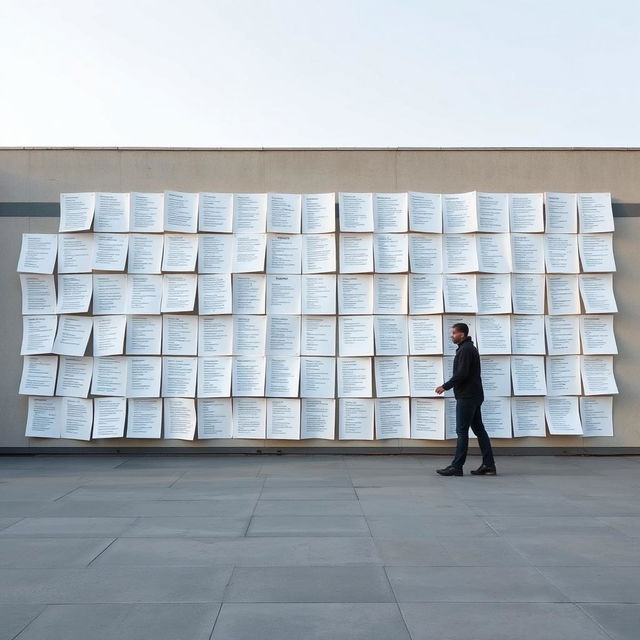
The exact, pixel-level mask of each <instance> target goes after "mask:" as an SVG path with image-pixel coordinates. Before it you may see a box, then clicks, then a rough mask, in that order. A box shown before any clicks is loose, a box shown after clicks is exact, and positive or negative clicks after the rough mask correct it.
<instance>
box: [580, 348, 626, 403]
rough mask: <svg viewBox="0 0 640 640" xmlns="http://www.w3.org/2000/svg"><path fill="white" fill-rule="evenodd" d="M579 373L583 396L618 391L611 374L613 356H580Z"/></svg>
mask: <svg viewBox="0 0 640 640" xmlns="http://www.w3.org/2000/svg"><path fill="white" fill-rule="evenodd" d="M580 373H581V375H582V384H583V386H584V395H585V396H602V395H612V394H616V393H618V385H617V384H616V379H615V376H614V374H613V356H580Z"/></svg>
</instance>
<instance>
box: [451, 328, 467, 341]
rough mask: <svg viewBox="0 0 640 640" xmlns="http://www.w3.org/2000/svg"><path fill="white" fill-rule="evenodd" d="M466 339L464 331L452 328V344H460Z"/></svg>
mask: <svg viewBox="0 0 640 640" xmlns="http://www.w3.org/2000/svg"><path fill="white" fill-rule="evenodd" d="M466 337H467V336H465V335H464V333H463V332H462V331H459V330H458V329H456V328H454V327H452V328H451V342H453V344H459V343H460V342H462V341H463V340H464V339H465V338H466Z"/></svg>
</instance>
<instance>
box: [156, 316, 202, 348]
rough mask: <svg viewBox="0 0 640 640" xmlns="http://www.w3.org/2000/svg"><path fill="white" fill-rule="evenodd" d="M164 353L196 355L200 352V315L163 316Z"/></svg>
mask: <svg viewBox="0 0 640 640" xmlns="http://www.w3.org/2000/svg"><path fill="white" fill-rule="evenodd" d="M162 353H163V355H166V356H195V355H197V353H198V316H187V315H169V314H165V315H163V316H162Z"/></svg>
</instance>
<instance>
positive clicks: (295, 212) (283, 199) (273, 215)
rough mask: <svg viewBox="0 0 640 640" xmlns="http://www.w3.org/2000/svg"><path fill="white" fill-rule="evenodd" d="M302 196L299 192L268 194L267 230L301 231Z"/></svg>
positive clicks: (280, 231) (270, 231) (272, 231)
mask: <svg viewBox="0 0 640 640" xmlns="http://www.w3.org/2000/svg"><path fill="white" fill-rule="evenodd" d="M301 218H302V196H301V195H300V194H299V193H270V194H269V195H268V196H267V231H268V232H269V233H300V224H301Z"/></svg>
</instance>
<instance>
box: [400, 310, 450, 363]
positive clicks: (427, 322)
mask: <svg viewBox="0 0 640 640" xmlns="http://www.w3.org/2000/svg"><path fill="white" fill-rule="evenodd" d="M408 328H409V353H410V354H411V355H436V354H441V353H442V316H409V318H408Z"/></svg>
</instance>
